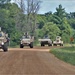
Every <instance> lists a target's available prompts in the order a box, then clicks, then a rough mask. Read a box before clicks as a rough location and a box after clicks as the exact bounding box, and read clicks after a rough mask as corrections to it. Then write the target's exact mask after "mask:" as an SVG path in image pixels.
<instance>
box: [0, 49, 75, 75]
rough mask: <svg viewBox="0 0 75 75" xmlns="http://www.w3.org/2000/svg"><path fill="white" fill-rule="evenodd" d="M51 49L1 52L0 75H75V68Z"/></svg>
mask: <svg viewBox="0 0 75 75" xmlns="http://www.w3.org/2000/svg"><path fill="white" fill-rule="evenodd" d="M48 50H49V48H33V49H30V48H23V49H20V48H9V51H8V52H3V51H2V50H1V51H0V75H75V66H72V65H70V64H68V63H65V62H63V61H61V60H59V59H57V58H56V57H55V56H54V55H53V54H51V53H49V52H48Z"/></svg>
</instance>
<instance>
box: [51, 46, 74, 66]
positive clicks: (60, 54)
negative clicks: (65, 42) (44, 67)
mask: <svg viewBox="0 0 75 75" xmlns="http://www.w3.org/2000/svg"><path fill="white" fill-rule="evenodd" d="M50 52H51V53H52V54H54V55H55V56H56V57H57V58H59V59H61V60H63V61H65V62H67V63H70V64H72V65H75V47H64V48H54V49H52V50H50Z"/></svg>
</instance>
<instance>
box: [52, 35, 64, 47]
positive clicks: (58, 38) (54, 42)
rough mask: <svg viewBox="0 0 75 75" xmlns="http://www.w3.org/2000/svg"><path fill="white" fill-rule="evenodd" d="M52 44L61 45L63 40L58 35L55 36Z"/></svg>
mask: <svg viewBox="0 0 75 75" xmlns="http://www.w3.org/2000/svg"><path fill="white" fill-rule="evenodd" d="M53 45H54V46H57V45H60V46H63V41H62V40H61V37H60V36H56V40H55V41H53Z"/></svg>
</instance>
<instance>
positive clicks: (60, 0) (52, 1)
mask: <svg viewBox="0 0 75 75" xmlns="http://www.w3.org/2000/svg"><path fill="white" fill-rule="evenodd" d="M41 1H42V3H41V5H40V10H39V12H38V13H39V14H44V13H46V12H49V11H52V12H55V11H56V7H58V6H59V4H61V5H62V7H63V8H65V11H66V12H68V13H69V12H75V0H41Z"/></svg>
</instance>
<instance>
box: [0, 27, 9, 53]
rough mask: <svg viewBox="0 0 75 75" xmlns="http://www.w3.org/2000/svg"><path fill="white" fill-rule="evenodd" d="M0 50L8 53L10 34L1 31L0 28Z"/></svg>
mask: <svg viewBox="0 0 75 75" xmlns="http://www.w3.org/2000/svg"><path fill="white" fill-rule="evenodd" d="M0 49H3V51H4V52H6V51H8V34H6V33H4V32H2V31H1V28H0Z"/></svg>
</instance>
